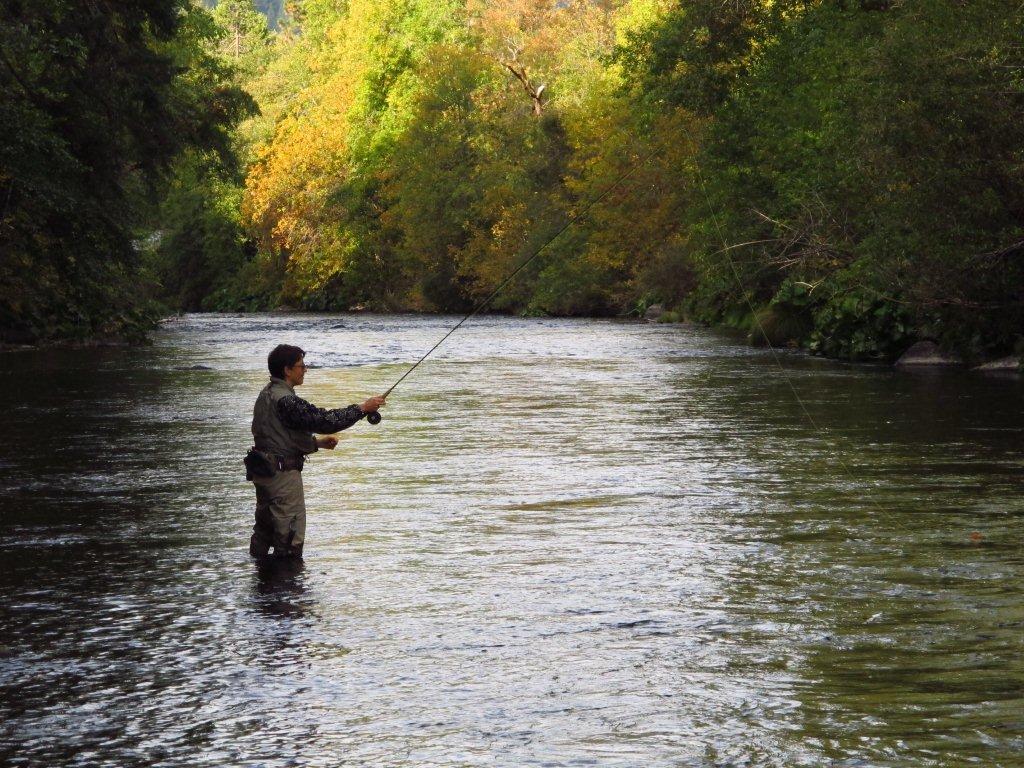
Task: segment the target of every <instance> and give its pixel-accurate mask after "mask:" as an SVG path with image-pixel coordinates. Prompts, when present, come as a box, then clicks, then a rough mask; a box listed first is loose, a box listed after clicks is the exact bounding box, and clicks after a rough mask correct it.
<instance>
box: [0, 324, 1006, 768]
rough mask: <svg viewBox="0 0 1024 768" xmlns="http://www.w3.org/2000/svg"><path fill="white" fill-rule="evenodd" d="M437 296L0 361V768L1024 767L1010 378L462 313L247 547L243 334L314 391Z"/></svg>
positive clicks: (331, 389)
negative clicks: (303, 524)
mask: <svg viewBox="0 0 1024 768" xmlns="http://www.w3.org/2000/svg"><path fill="white" fill-rule="evenodd" d="M455 320H456V318H444V317H385V316H372V315H296V314H288V315H249V316H242V315H193V316H186V317H185V318H182V319H181V320H178V321H176V322H172V323H169V324H167V325H165V326H164V327H163V329H162V330H161V331H160V332H159V333H158V334H157V335H156V337H155V339H154V342H155V343H154V344H153V345H152V346H151V347H146V348H140V349H101V350H67V349H65V350H37V351H23V352H10V353H7V354H4V355H0V370H2V373H3V375H2V376H0V397H2V400H3V402H4V403H5V408H4V409H3V410H2V411H0V434H2V435H3V436H4V439H3V441H2V444H0V515H2V520H3V536H2V539H0V548H2V553H0V555H2V556H0V627H2V636H0V637H2V640H0V764H3V765H12V766H13V765H32V766H116V767H118V768H121V767H125V766H150V765H159V766H190V767H191V766H227V765H265V766H293V765H294V766H339V765H352V766H357V765H359V766H362V765H365V766H417V767H418V766H484V765H486V766H541V765H544V766H578V765H597V766H780V767H781V766H787V767H788V766H903V765H905V766H956V765H970V764H977V765H983V766H1020V765H1024V540H1022V525H1024V494H1022V490H1024V484H1022V477H1024V474H1022V471H1024V439H1022V438H1024V415H1022V409H1021V403H1022V394H1024V387H1022V384H1021V382H1020V381H1019V380H1018V379H1016V378H998V377H997V378H992V377H984V376H981V375H974V374H968V373H953V374H950V373H947V374H942V375H935V374H928V373H898V372H894V371H892V370H889V369H883V368H873V367H864V366H846V365H841V364H837V363H834V362H828V361H823V360H819V359H812V358H807V357H804V356H801V355H797V354H793V353H781V355H780V359H779V360H778V361H776V360H775V359H774V358H773V357H772V355H771V354H770V353H769V352H767V351H764V350H755V349H751V348H749V347H746V346H743V345H742V344H739V343H737V342H734V341H732V340H731V339H729V338H727V337H723V336H721V335H719V334H715V333H712V332H710V331H706V330H702V329H695V328H687V327H682V326H674V325H645V324H635V323H619V322H601V321H584V320H546V319H536V320H523V319H510V318H497V317H487V318H478V319H475V320H473V321H471V322H470V323H469V324H467V325H466V326H464V327H463V328H462V329H461V330H460V331H459V332H458V333H457V334H455V335H454V336H452V338H451V339H449V340H448V341H447V342H446V343H445V345H444V346H443V347H441V349H440V350H439V351H438V352H437V353H435V356H433V357H431V358H430V360H428V361H427V362H426V363H424V365H422V366H421V367H420V368H419V369H417V370H416V372H415V373H413V374H412V376H410V377H409V378H408V379H406V381H405V382H404V383H403V384H402V385H401V387H400V388H399V389H397V390H396V391H395V393H394V395H393V397H392V398H391V401H390V402H389V404H388V406H387V408H386V409H385V411H384V416H385V418H384V421H383V422H382V423H381V424H380V425H379V426H377V427H372V426H370V425H368V424H366V423H365V422H361V423H359V424H357V425H356V426H355V427H353V428H352V429H351V430H348V431H346V432H344V433H342V434H341V435H340V437H341V443H340V445H339V446H338V448H337V449H336V450H335V451H333V452H330V451H322V452H319V453H318V454H316V455H314V456H313V458H312V461H311V462H310V463H309V464H308V465H307V469H306V471H305V472H304V475H303V476H304V480H305V485H306V498H307V508H308V511H309V524H308V529H307V543H306V553H305V554H306V558H305V563H304V565H303V566H301V567H295V568H291V569H289V568H277V569H269V568H264V569H260V568H257V567H256V566H255V565H254V564H253V563H252V561H251V560H250V559H249V557H248V554H247V543H248V535H249V530H250V527H251V524H252V521H251V517H252V506H253V491H252V486H251V485H249V484H247V483H246V482H245V481H244V478H243V472H242V468H241V461H240V460H241V457H242V455H243V454H244V452H245V449H246V448H247V447H248V445H249V444H250V435H249V419H250V415H251V408H252V403H253V400H254V398H255V395H256V393H257V392H258V391H259V389H260V388H261V386H262V385H263V383H264V382H265V380H266V371H265V360H266V354H267V352H268V351H269V349H270V348H271V347H272V346H273V345H275V344H277V343H281V342H286V343H294V344H298V345H300V346H302V347H303V348H304V349H306V350H307V352H308V354H307V362H309V363H310V364H311V365H312V366H314V367H313V368H312V369H311V370H310V371H309V372H308V374H307V376H306V385H305V386H304V387H302V388H301V389H300V390H299V393H300V394H301V395H303V396H304V397H306V398H307V399H310V400H311V401H313V402H315V403H317V404H320V405H324V406H328V407H335V406H340V405H346V404H348V403H351V402H356V401H359V400H361V399H363V398H364V397H366V396H368V395H370V394H373V393H376V392H379V391H381V390H383V389H386V388H387V386H389V385H390V384H391V383H392V382H393V381H394V380H395V379H397V378H398V376H399V375H401V373H402V372H403V371H404V370H405V369H406V368H407V366H408V365H409V364H410V363H411V362H412V361H414V360H415V359H416V358H417V357H418V356H419V355H420V354H422V353H423V352H424V351H425V350H426V349H428V348H429V347H430V346H431V345H432V344H433V343H434V342H435V341H436V340H437V339H438V338H440V336H441V335H443V333H444V332H445V330H446V329H447V328H448V327H450V325H451V324H453V322H454V321H455ZM798 398H799V399H798ZM801 403H802V405H801Z"/></svg>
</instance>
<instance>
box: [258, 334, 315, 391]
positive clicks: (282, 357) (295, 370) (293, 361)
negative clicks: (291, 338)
mask: <svg viewBox="0 0 1024 768" xmlns="http://www.w3.org/2000/svg"><path fill="white" fill-rule="evenodd" d="M305 356H306V353H305V352H303V351H302V350H301V349H299V348H298V347H293V346H292V345H291V344H278V345H277V346H276V347H274V349H273V350H272V351H271V353H270V354H269V355H267V368H269V369H270V375H271V376H274V377H276V378H278V379H284V380H285V381H287V382H288V383H289V384H291V385H292V386H293V387H297V386H299V385H300V384H301V383H302V380H303V379H304V378H305V377H306V364H305V363H304V362H303V361H302V358H304V357H305Z"/></svg>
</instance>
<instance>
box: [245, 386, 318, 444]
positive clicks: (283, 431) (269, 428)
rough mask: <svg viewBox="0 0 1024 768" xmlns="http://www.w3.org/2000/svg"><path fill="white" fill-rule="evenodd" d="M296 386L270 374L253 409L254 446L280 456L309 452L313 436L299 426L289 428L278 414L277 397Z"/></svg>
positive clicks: (291, 390) (291, 391)
mask: <svg viewBox="0 0 1024 768" xmlns="http://www.w3.org/2000/svg"><path fill="white" fill-rule="evenodd" d="M294 394H295V390H294V389H292V388H291V387H290V386H288V383H287V382H285V380H284V379H279V378H277V377H271V379H270V383H269V384H267V386H265V387H264V388H263V391H262V392H260V395H259V397H257V398H256V405H255V406H254V407H253V409H252V436H253V439H254V441H255V445H256V449H257V450H259V451H266V452H267V453H272V454H274V455H275V456H281V457H282V458H288V457H295V456H300V455H304V454H307V453H312V452H313V451H315V450H316V438H314V437H313V435H312V434H310V433H309V432H305V431H303V430H301V429H289V428H288V427H286V426H285V425H284V423H283V422H282V421H281V417H280V416H278V415H277V401H278V400H280V399H281V398H282V397H288V396H289V395H294Z"/></svg>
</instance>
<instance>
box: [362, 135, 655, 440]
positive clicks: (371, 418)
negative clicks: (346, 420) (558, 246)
mask: <svg viewBox="0 0 1024 768" xmlns="http://www.w3.org/2000/svg"><path fill="white" fill-rule="evenodd" d="M659 149H660V147H655V148H654V149H652V150H651V151H650V152H648V153H647V154H646V155H644V157H642V158H641V159H640V160H639V161H637V162H636V163H634V164H633V165H632V166H630V167H629V168H627V169H626V170H625V171H623V172H622V173H621V174H619V175H618V176H617V177H616V179H615V180H614V181H613V182H612V183H611V184H609V185H608V186H607V187H605V189H604V190H603V191H602V192H601V193H600V194H599V195H597V196H596V197H595V198H593V199H592V200H591V201H590V202H589V203H587V204H586V205H585V206H584V207H583V208H582V210H580V211H579V212H578V213H577V214H575V215H574V216H571V217H570V218H569V219H568V221H566V222H565V224H563V225H562V227H561V228H560V229H559V230H558V231H557V232H555V234H553V235H552V236H551V237H549V238H548V239H547V240H545V241H544V243H543V245H541V246H540V248H538V249H537V250H535V251H534V252H533V253H532V254H530V256H529V257H528V258H526V259H525V260H524V261H523V262H522V263H521V264H519V266H517V267H516V268H515V269H513V270H512V272H511V273H510V274H509V275H508V277H506V278H505V279H504V280H502V281H501V283H500V284H499V285H498V287H497V288H495V289H494V290H493V291H491V293H490V295H488V296H487V298H485V299H484V300H483V301H481V302H480V303H479V304H477V305H476V306H475V307H473V309H472V310H471V311H470V312H469V314H467V315H466V316H465V317H463V318H462V319H461V320H459V322H458V323H456V324H455V325H454V326H453V327H452V328H451V330H449V331H448V333H446V334H445V335H444V336H442V337H441V339H440V340H439V341H438V342H437V343H436V344H435V345H434V346H432V347H431V348H430V349H428V350H427V352H426V354H424V355H423V357H421V358H420V359H419V360H417V361H416V362H415V363H413V365H412V366H411V367H410V368H409V370H407V371H406V372H405V373H403V374H402V375H401V377H400V378H399V379H398V381H396V382H395V383H394V384H392V385H391V387H390V388H389V389H388V390H387V391H386V392H385V393H384V395H383V397H384V398H387V396H388V395H390V394H391V393H392V392H393V391H394V389H395V387H397V386H398V385H399V384H401V383H402V382H403V381H404V380H405V378H406V376H408V375H409V374H410V373H412V372H413V371H415V370H416V369H417V368H418V367H419V365H420V363H422V362H423V361H424V360H426V359H427V358H428V357H430V355H431V353H433V351H434V350H435V349H437V348H438V347H440V346H441V345H442V344H443V343H444V342H445V340H446V339H447V338H448V337H449V336H451V335H452V334H453V333H455V332H456V331H457V330H459V328H461V327H462V325H463V324H464V323H465V322H466V321H467V320H469V319H470V318H472V317H473V316H475V315H477V314H479V313H480V312H481V311H482V310H483V308H484V307H486V306H487V305H488V304H490V303H491V300H492V299H493V298H494V297H495V296H497V295H498V294H499V293H501V289H502V288H504V287H505V286H506V285H508V284H509V283H510V282H512V279H513V278H514V277H515V276H516V275H518V274H519V273H520V272H522V271H523V269H524V268H525V267H526V266H527V265H528V264H529V263H530V262H532V261H533V260H534V259H536V258H537V257H538V256H540V254H541V253H542V252H543V251H544V249H545V248H547V247H548V246H549V245H551V243H553V242H554V241H555V240H557V239H558V236H559V235H561V234H562V233H563V232H565V230H567V229H568V228H569V227H571V226H572V225H573V224H575V223H576V222H577V221H578V220H579V219H581V218H582V217H583V216H584V215H585V214H586V213H587V212H588V211H589V210H590V209H591V208H593V207H594V206H595V205H597V204H598V203H599V202H601V201H602V200H603V199H604V198H605V197H607V196H608V195H609V194H610V193H611V192H612V191H613V190H614V189H615V188H616V187H618V186H619V185H620V184H621V183H622V182H624V181H625V180H626V179H628V178H629V177H630V176H632V175H633V174H634V173H635V172H636V171H637V170H638V169H639V168H641V167H642V166H644V165H646V164H647V161H648V160H650V159H651V158H652V157H654V155H655V154H656V153H657V152H658V151H659ZM366 420H367V421H368V422H370V424H380V421H381V415H380V412H379V411H374V412H372V413H368V414H367V415H366Z"/></svg>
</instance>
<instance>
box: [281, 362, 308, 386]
mask: <svg viewBox="0 0 1024 768" xmlns="http://www.w3.org/2000/svg"><path fill="white" fill-rule="evenodd" d="M284 375H285V378H286V379H287V380H288V383H289V384H291V385H292V386H293V387H297V386H299V385H300V384H302V381H303V379H305V378H306V362H305V360H299V362H297V363H296V364H295V365H291V366H286V367H285V369H284Z"/></svg>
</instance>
